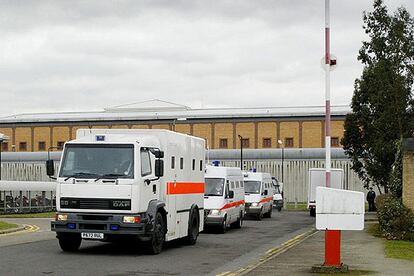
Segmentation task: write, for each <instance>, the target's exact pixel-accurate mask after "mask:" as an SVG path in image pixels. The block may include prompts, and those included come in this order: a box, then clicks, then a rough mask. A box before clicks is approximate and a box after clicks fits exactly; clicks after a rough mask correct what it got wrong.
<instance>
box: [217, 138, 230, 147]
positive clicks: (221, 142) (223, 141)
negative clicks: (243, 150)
mask: <svg viewBox="0 0 414 276" xmlns="http://www.w3.org/2000/svg"><path fill="white" fill-rule="evenodd" d="M227 147H228V145H227V139H226V138H222V139H220V144H219V148H221V149H227Z"/></svg>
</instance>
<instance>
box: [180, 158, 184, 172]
mask: <svg viewBox="0 0 414 276" xmlns="http://www.w3.org/2000/svg"><path fill="white" fill-rule="evenodd" d="M180 169H181V170H183V169H184V158H183V157H181V158H180Z"/></svg>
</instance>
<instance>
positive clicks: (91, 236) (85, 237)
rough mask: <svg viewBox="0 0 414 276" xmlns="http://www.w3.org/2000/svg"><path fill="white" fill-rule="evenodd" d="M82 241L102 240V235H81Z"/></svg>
mask: <svg viewBox="0 0 414 276" xmlns="http://www.w3.org/2000/svg"><path fill="white" fill-rule="evenodd" d="M81 237H82V239H92V240H103V238H104V234H103V233H81Z"/></svg>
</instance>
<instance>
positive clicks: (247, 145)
mask: <svg viewBox="0 0 414 276" xmlns="http://www.w3.org/2000/svg"><path fill="white" fill-rule="evenodd" d="M241 143H242V145H243V148H250V140H249V138H243V139H241Z"/></svg>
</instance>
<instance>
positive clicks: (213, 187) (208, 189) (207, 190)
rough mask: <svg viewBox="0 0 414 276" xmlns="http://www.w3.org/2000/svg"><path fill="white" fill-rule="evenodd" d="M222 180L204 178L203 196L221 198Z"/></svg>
mask: <svg viewBox="0 0 414 276" xmlns="http://www.w3.org/2000/svg"><path fill="white" fill-rule="evenodd" d="M223 187H224V178H206V179H205V186H204V195H205V196H222V195H223Z"/></svg>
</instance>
